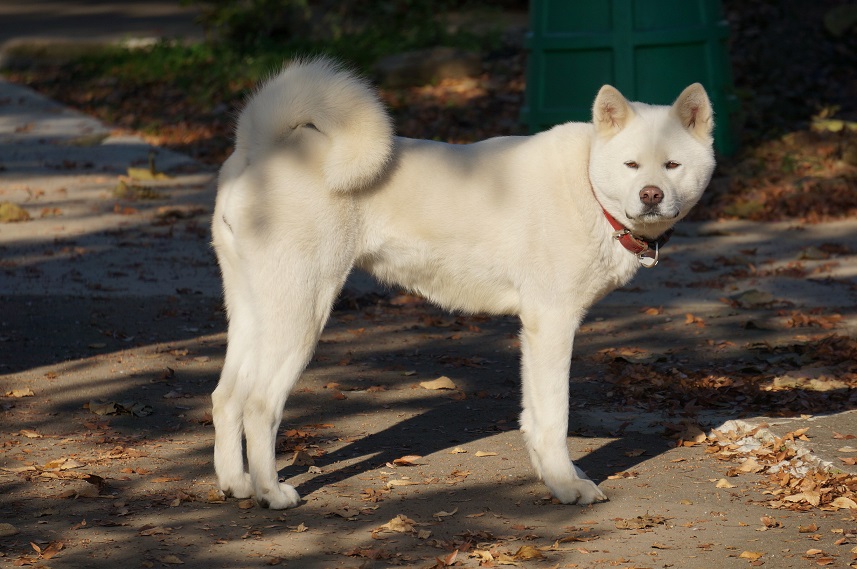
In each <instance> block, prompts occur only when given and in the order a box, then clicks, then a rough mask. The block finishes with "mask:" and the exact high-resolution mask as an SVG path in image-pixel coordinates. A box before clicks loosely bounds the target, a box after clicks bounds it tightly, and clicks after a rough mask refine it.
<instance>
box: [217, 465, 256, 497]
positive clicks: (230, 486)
mask: <svg viewBox="0 0 857 569" xmlns="http://www.w3.org/2000/svg"><path fill="white" fill-rule="evenodd" d="M220 491H221V492H223V495H224V496H226V497H227V498H238V499H239V500H243V499H244V498H249V497H250V496H252V495H253V482H252V481H251V480H250V474H248V473H247V472H244V473H243V474H242V475H241V476H240V477H238V478H237V479H235V480H221V481H220Z"/></svg>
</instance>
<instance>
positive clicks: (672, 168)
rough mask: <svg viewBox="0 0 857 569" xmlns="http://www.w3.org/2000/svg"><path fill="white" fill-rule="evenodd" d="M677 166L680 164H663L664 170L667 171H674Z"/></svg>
mask: <svg viewBox="0 0 857 569" xmlns="http://www.w3.org/2000/svg"><path fill="white" fill-rule="evenodd" d="M679 166H681V164H679V163H678V162H673V161H672V160H670V161H669V162H667V163H665V164H664V168H666V169H667V170H675V169H676V168H678V167H679Z"/></svg>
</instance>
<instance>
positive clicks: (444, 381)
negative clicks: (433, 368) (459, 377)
mask: <svg viewBox="0 0 857 569" xmlns="http://www.w3.org/2000/svg"><path fill="white" fill-rule="evenodd" d="M420 387H422V388H423V389H430V390H437V389H456V386H455V384H454V383H453V382H452V380H451V379H449V378H448V377H446V376H445V375H442V376H440V377H439V378H437V379H433V380H432V381H421V382H420Z"/></svg>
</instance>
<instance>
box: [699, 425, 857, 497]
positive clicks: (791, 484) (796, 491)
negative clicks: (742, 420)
mask: <svg viewBox="0 0 857 569" xmlns="http://www.w3.org/2000/svg"><path fill="white" fill-rule="evenodd" d="M766 428H767V425H760V426H757V427H755V428H753V429H751V430H749V431H745V430H743V429H736V430H725V429H724V430H714V431H712V432H711V433H710V434H709V435H708V438H707V441H706V442H707V444H708V448H707V451H706V452H708V453H709V454H711V455H713V456H715V457H716V458H718V459H720V460H724V461H736V462H739V464H738V466H735V467H733V468H730V469H729V471H728V472H727V476H729V477H734V476H740V475H743V474H761V475H767V476H766V477H764V478H763V479H761V480H760V483H761V484H762V486H763V487H764V488H765V490H764V491H763V493H764V494H766V495H768V496H770V497H771V498H770V499H766V500H765V502H764V503H765V504H766V505H767V506H769V507H771V508H776V509H787V510H794V511H808V510H811V509H813V508H819V509H821V510H826V511H837V510H841V509H845V510H849V509H857V474H849V473H846V472H842V471H837V470H836V469H835V468H834V469H832V470H830V469H825V468H821V467H820V466H819V465H815V464H813V463H812V462H811V461H810V460H808V455H809V453H808V451H807V450H806V449H805V448H804V447H803V445H802V443H804V442H809V441H810V437H809V434H808V431H809V429H808V428H802V429H799V430H797V431H793V432H790V433H787V434H786V435H784V436H782V437H777V436H774V435H771V434H770V433H769V432H767V431H766ZM760 434H761V435H760ZM834 438H838V439H842V440H847V439H854V438H855V435H853V434H840V433H836V434H834ZM843 449H846V450H849V451H853V450H854V449H853V448H852V447H847V446H846V447H843ZM845 460H850V459H845Z"/></svg>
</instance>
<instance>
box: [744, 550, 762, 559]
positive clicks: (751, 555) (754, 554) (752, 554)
mask: <svg viewBox="0 0 857 569" xmlns="http://www.w3.org/2000/svg"><path fill="white" fill-rule="evenodd" d="M763 555H764V553H762V552H761V551H743V552H741V555H739V556H738V557H740V558H741V559H749V560H750V561H755V560H757V559H759V558H760V557H762V556H763Z"/></svg>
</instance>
